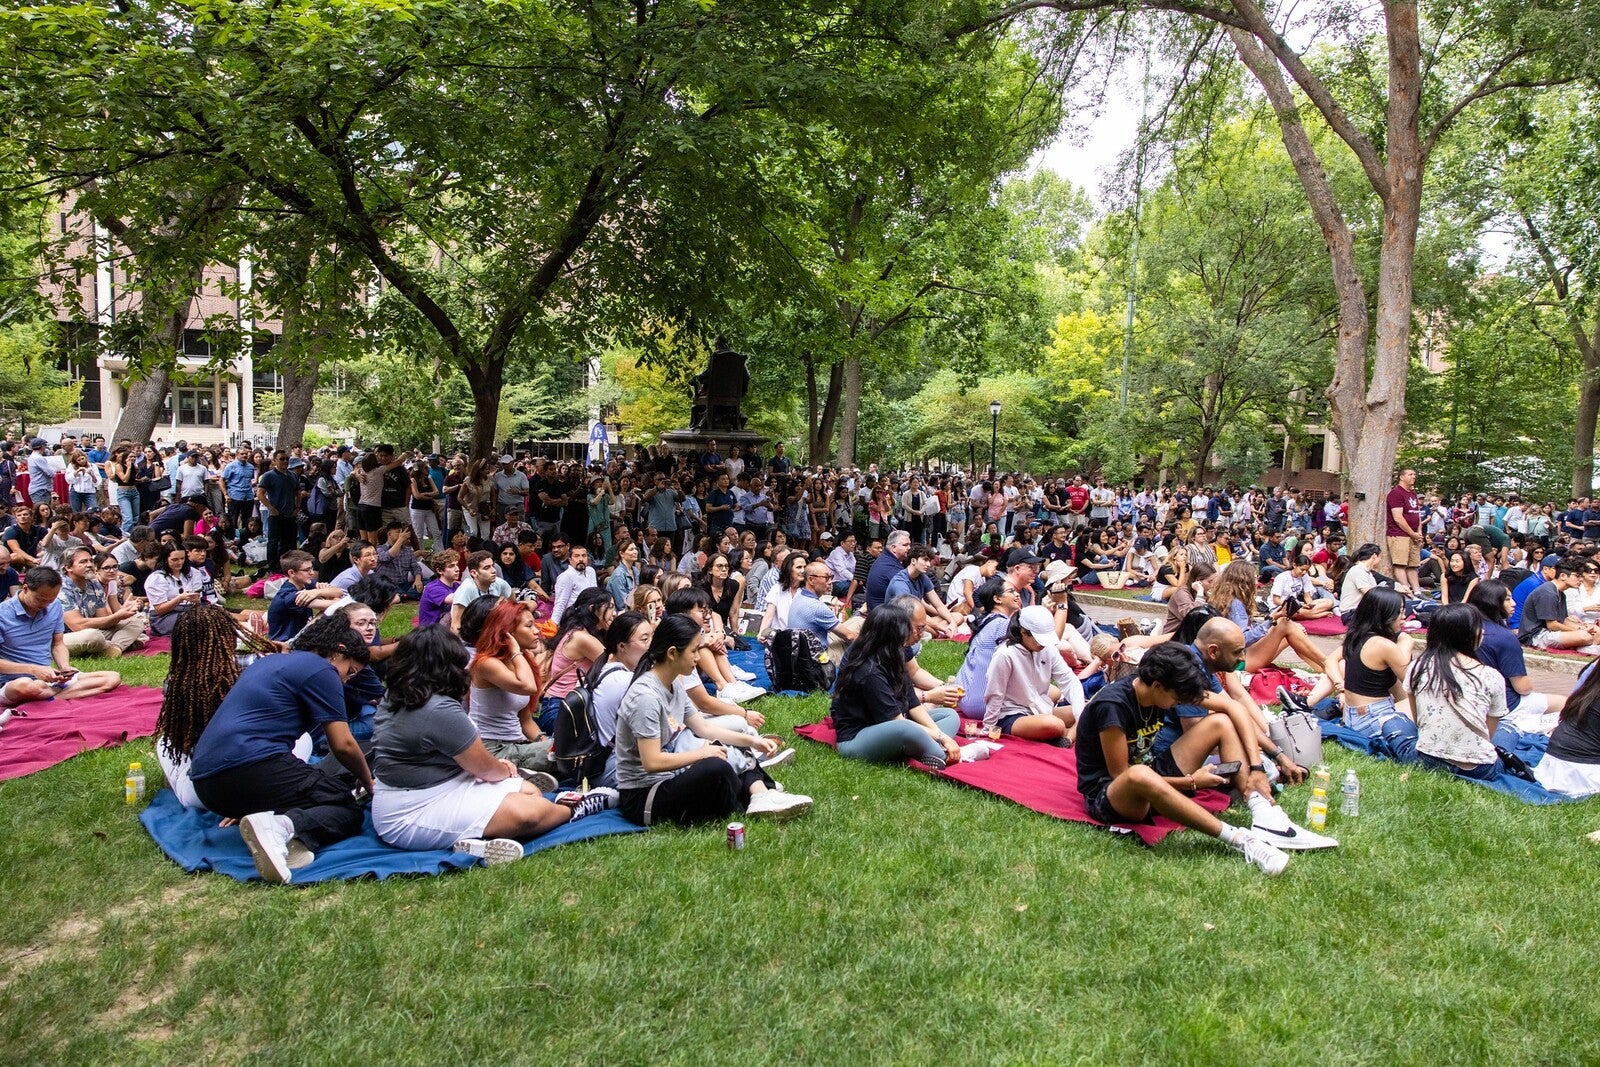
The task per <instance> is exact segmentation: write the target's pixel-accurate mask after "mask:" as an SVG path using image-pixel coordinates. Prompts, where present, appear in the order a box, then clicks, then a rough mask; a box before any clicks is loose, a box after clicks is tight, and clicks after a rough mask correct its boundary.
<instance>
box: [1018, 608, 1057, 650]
mask: <svg viewBox="0 0 1600 1067" xmlns="http://www.w3.org/2000/svg"><path fill="white" fill-rule="evenodd" d="M1017 622H1019V623H1020V624H1021V625H1022V628H1023V629H1024V630H1026V631H1027V632H1028V633H1030V634H1032V635H1033V636H1034V637H1036V638H1037V639H1038V640H1039V641H1041V642H1046V643H1048V642H1053V641H1055V640H1056V620H1055V616H1053V615H1051V614H1050V609H1049V608H1042V607H1040V606H1039V605H1037V604H1035V605H1034V606H1033V607H1029V608H1023V609H1022V610H1021V611H1019V612H1017Z"/></svg>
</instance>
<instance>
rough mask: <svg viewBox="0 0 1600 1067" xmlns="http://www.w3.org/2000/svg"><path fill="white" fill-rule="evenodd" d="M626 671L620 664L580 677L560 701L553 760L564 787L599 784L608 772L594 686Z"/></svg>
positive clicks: (553, 730)
mask: <svg viewBox="0 0 1600 1067" xmlns="http://www.w3.org/2000/svg"><path fill="white" fill-rule="evenodd" d="M627 669H628V668H627V667H626V666H624V665H623V664H621V663H608V664H606V666H605V669H603V670H602V671H600V673H599V674H590V675H588V676H586V677H580V678H579V679H578V684H577V685H576V686H574V687H573V690H572V692H570V693H568V694H567V695H566V696H564V697H562V698H561V710H560V711H558V712H557V713H556V723H555V726H553V727H552V728H551V730H550V737H551V745H550V761H551V762H552V763H553V764H554V765H555V772H556V777H557V778H558V779H560V780H561V782H562V784H564V785H565V784H568V783H571V784H573V785H578V784H581V783H582V782H584V781H585V780H588V781H591V782H595V781H599V779H600V776H601V775H602V774H604V773H605V769H606V761H607V760H608V759H610V758H611V749H609V748H607V747H606V746H605V745H602V744H601V743H600V730H599V727H598V726H596V725H595V719H594V687H595V686H596V685H597V684H599V682H600V679H601V678H603V677H605V676H606V675H607V674H610V673H611V672H612V671H613V670H619V671H625V670H627Z"/></svg>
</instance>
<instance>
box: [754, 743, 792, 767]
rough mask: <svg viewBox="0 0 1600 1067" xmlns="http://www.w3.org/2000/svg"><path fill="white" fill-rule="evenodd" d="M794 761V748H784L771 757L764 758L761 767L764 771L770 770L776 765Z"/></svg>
mask: <svg viewBox="0 0 1600 1067" xmlns="http://www.w3.org/2000/svg"><path fill="white" fill-rule="evenodd" d="M793 762H794V749H792V748H786V749H783V750H782V751H781V752H777V753H774V754H773V755H772V756H771V757H769V758H767V759H764V760H762V761H761V769H762V770H764V771H770V770H771V769H772V768H774V767H782V766H784V765H785V764H788V763H793Z"/></svg>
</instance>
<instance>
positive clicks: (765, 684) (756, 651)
mask: <svg viewBox="0 0 1600 1067" xmlns="http://www.w3.org/2000/svg"><path fill="white" fill-rule="evenodd" d="M747 640H749V642H750V651H749V652H729V653H728V662H729V663H731V664H733V665H734V666H735V667H738V668H739V669H740V670H742V671H749V672H750V673H751V674H753V675H755V676H756V679H755V681H753V682H751V683H750V684H751V685H753V686H757V687H759V688H761V689H765V690H766V691H767V692H768V693H772V695H773V696H781V697H803V696H810V695H811V694H809V693H802V692H799V691H798V690H793V689H785V690H781V691H779V692H776V693H773V691H772V678H771V677H770V676H768V674H767V646H765V645H763V644H762V643H761V642H759V641H757V640H755V639H754V638H747Z"/></svg>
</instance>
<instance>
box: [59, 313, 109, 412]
mask: <svg viewBox="0 0 1600 1067" xmlns="http://www.w3.org/2000/svg"><path fill="white" fill-rule="evenodd" d="M99 340H100V327H98V326H96V325H95V324H94V323H92V322H68V323H63V324H62V330H61V349H60V354H59V355H58V356H57V357H56V367H57V368H58V369H60V370H61V371H62V372H63V373H64V374H66V375H67V377H68V378H70V379H71V380H72V381H75V382H80V383H82V388H81V389H80V390H79V392H78V414H79V415H82V416H86V417H89V418H99V417H100V414H101V410H102V409H101V402H100V357H99Z"/></svg>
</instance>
